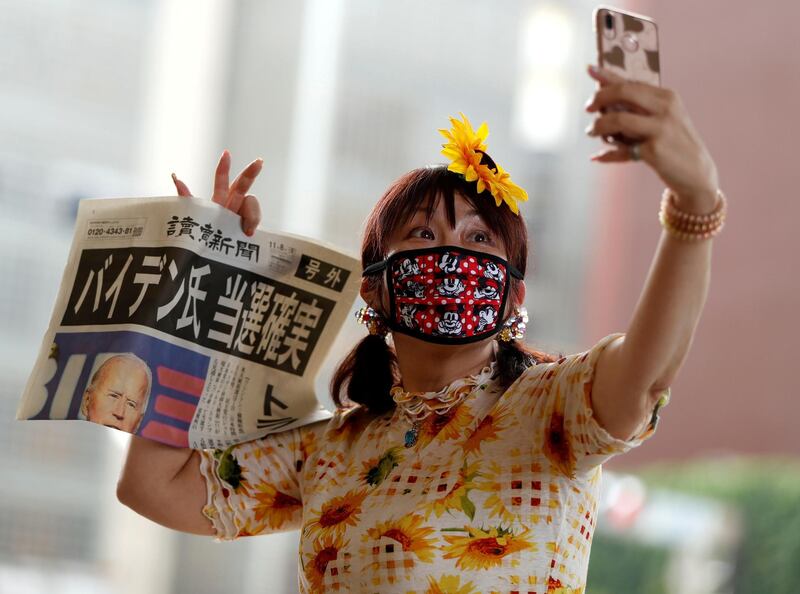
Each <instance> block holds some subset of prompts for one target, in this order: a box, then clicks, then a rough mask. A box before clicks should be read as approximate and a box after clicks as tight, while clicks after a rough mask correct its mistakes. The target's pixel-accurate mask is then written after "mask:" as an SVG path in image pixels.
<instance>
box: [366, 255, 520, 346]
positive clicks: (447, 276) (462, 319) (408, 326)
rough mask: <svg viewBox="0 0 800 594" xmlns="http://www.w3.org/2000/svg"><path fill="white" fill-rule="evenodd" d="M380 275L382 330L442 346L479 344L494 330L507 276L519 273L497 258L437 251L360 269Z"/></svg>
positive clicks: (517, 276) (498, 321) (497, 324)
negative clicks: (385, 293)
mask: <svg viewBox="0 0 800 594" xmlns="http://www.w3.org/2000/svg"><path fill="white" fill-rule="evenodd" d="M381 272H385V274H386V286H387V287H388V289H389V316H388V319H387V321H386V324H387V326H389V328H391V329H392V330H393V331H395V332H401V333H403V334H408V335H410V336H413V337H415V338H419V339H421V340H426V341H429V342H436V343H443V344H464V343H469V342H474V341H477V340H482V339H484V338H486V337H488V336H491V335H493V334H495V333H497V332H499V331H500V329H501V328H502V324H501V323H500V321H501V320H500V318H501V315H502V312H503V307H504V306H505V302H506V298H507V296H508V274H511V275H512V276H514V277H516V278H518V279H522V274H521V273H520V272H519V271H518V270H517V269H516V268H515V267H514V266H512V265H511V264H509V263H508V262H507V261H506V260H504V259H503V258H500V257H499V256H493V255H490V254H485V253H482V252H476V251H472V250H467V249H464V248H460V247H457V246H441V247H435V248H425V249H417V250H404V251H400V252H396V253H394V254H392V255H391V256H389V257H388V258H386V259H385V260H382V261H381V262H376V263H375V264H371V265H370V266H367V267H366V268H365V269H364V272H363V276H369V275H373V274H378V273H381Z"/></svg>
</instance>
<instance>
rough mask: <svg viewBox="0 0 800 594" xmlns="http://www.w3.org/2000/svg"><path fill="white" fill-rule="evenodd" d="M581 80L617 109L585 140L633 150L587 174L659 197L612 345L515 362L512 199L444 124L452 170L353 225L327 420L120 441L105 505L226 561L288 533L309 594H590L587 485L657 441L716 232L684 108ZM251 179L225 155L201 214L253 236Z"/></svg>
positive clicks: (519, 225)
mask: <svg viewBox="0 0 800 594" xmlns="http://www.w3.org/2000/svg"><path fill="white" fill-rule="evenodd" d="M590 74H591V75H592V76H593V77H594V78H595V79H596V80H597V81H598V83H599V88H598V90H597V91H596V92H595V95H594V97H593V98H592V100H591V101H590V102H589V103H588V104H587V107H586V109H587V111H589V112H594V111H597V110H598V109H601V108H604V107H606V106H609V105H611V104H614V103H620V102H622V103H625V104H627V105H628V106H629V107H630V108H631V112H629V113H621V112H613V113H612V112H609V113H606V114H604V115H601V116H600V117H598V118H597V119H596V120H595V121H594V123H593V125H592V126H590V128H589V129H587V133H589V134H591V135H602V136H603V137H604V138H605V137H606V136H607V135H611V134H620V133H621V134H624V135H625V136H627V137H629V138H633V139H636V140H637V141H638V143H637V144H634V145H630V146H627V147H626V146H624V145H619V146H616V147H615V148H613V149H611V150H609V151H607V152H604V153H602V154H601V155H599V156H595V157H593V159H595V160H598V161H601V162H615V161H624V160H628V159H633V160H638V159H642V160H644V161H645V162H647V163H648V164H649V165H650V166H651V167H652V168H653V169H654V170H655V171H656V173H657V174H658V175H659V176H660V177H661V179H662V180H663V181H664V183H665V184H666V185H667V186H668V187H667V191H665V198H664V200H663V201H662V211H661V220H662V224H663V226H664V229H665V231H664V233H663V234H662V237H661V242H660V244H659V247H658V251H657V253H656V256H655V260H654V263H653V267H652V269H651V271H650V275H649V277H648V279H647V281H646V284H645V287H644V291H643V293H642V296H641V299H640V301H639V303H638V304H637V307H636V310H635V312H634V315H633V318H632V321H631V323H630V326H629V328H628V331H627V332H626V333H625V334H621V333H619V334H612V335H610V336H607V337H605V338H603V339H602V340H601V341H599V342H598V343H597V344H596V345H594V346H593V347H592V348H591V349H590V350H588V351H586V352H584V353H578V354H575V355H570V356H567V357H559V358H556V357H552V356H549V355H545V354H543V353H539V352H536V351H532V350H529V349H527V348H526V347H524V346H522V345H521V344H520V339H521V337H522V333H523V331H524V325H525V321H526V317H525V313H524V310H523V309H522V307H521V306H522V303H523V301H524V296H525V285H524V282H523V281H522V277H523V276H524V273H525V263H526V254H527V238H526V233H525V226H524V222H523V221H522V219H521V217H519V216H518V213H517V200H524V199H525V198H526V196H525V194H524V191H522V190H521V189H520V188H518V187H517V186H515V185H514V184H513V183H511V182H510V180H509V179H508V176H507V174H505V172H503V170H502V168H501V167H499V166H498V165H497V164H496V163H494V161H493V160H492V159H491V158H490V157H489V156H488V155H487V154H486V148H485V144H484V143H483V141H484V140H485V134H486V130H485V129H484V128H483V127H482V128H481V129H479V130H478V133H477V134H476V133H475V132H474V131H472V129H471V126H469V125H468V122H466V119H465V121H464V122H457V121H456V120H452V121H453V126H454V127H453V129H452V130H451V131H450V132H446V133H445V136H446V137H447V138H448V140H449V141H450V142H449V143H448V144H447V145H446V148H445V150H444V151H443V153H444V154H445V155H447V156H448V157H450V158H451V161H452V163H451V164H450V166H449V168H444V167H438V168H426V169H420V170H415V171H412V172H410V173H408V174H406V175H405V176H403V177H401V178H400V179H399V180H398V181H397V182H395V184H394V185H393V186H392V187H390V188H389V190H388V191H387V192H386V194H385V195H384V196H383V197H382V198H381V200H380V201H379V202H378V204H377V205H376V207H375V209H374V210H373V212H372V214H371V215H370V217H369V219H368V222H367V227H366V233H365V237H364V242H363V246H362V264H363V266H364V280H363V283H362V290H361V294H362V297H363V298H364V300H365V301H366V302H367V304H368V306H369V308H366V309H364V310H362V311H361V312H360V316H359V317H360V320H361V321H362V322H363V323H365V325H367V327H368V329H369V335H368V336H367V337H366V338H365V339H364V340H363V341H362V342H361V343H359V345H358V346H357V347H356V348H355V349H354V350H353V352H352V353H350V355H348V356H347V357H346V358H345V359H344V361H343V362H342V364H341V366H340V367H339V369H338V370H337V372H336V373H335V375H334V378H333V381H332V391H333V396H334V399H335V401H336V403H337V405H339V408H338V409H337V411H336V413H335V415H334V417H333V419H331V420H330V421H324V422H320V423H316V424H312V425H309V426H305V427H301V428H299V429H294V430H291V431H287V432H283V433H279V434H275V435H269V436H267V437H265V438H263V439H259V440H255V441H252V442H248V443H245V444H241V445H239V446H236V447H234V448H230V449H229V450H226V451H225V452H219V451H217V452H210V451H192V450H182V449H176V448H170V447H167V446H164V445H162V444H159V443H156V442H152V441H147V440H143V439H140V438H136V437H134V438H133V441H132V442H131V447H130V450H129V452H128V457H127V460H126V463H125V468H124V470H123V473H122V476H121V479H120V482H119V486H118V496H119V499H120V500H121V501H122V502H123V503H125V504H126V505H128V506H130V507H132V508H133V509H134V510H136V511H137V512H139V513H141V514H143V515H145V516H147V517H149V518H151V519H152V520H154V521H156V522H159V523H160V524H163V525H164V526H167V527H170V528H174V529H177V530H183V531H186V532H192V533H196V534H208V535H216V536H217V537H218V538H220V539H233V538H237V537H241V536H245V535H254V534H265V533H269V532H277V531H282V530H289V529H298V528H299V529H301V542H300V551H299V557H300V559H299V560H300V563H299V581H300V590H301V591H302V592H323V591H329V590H341V591H354V592H448V593H455V592H457V593H459V594H469V593H473V592H474V593H478V592H489V591H501V592H536V593H539V594H543V593H545V592H547V593H553V592H557V593H575V592H583V590H584V588H585V581H586V571H587V567H588V559H589V547H590V544H591V539H592V535H593V534H594V529H595V521H596V517H595V513H596V510H597V494H598V490H599V479H600V468H601V466H600V465H601V464H602V462H604V461H605V460H607V459H608V458H609V457H611V456H613V455H615V454H619V453H622V452H625V451H627V450H629V449H630V448H632V447H635V446H638V445H639V444H640V443H642V441H644V440H645V439H647V438H648V437H649V436H651V435H652V434H653V432H654V430H655V425H656V420H657V413H658V409H659V407H660V406H662V405H663V404H664V403H665V402H666V401H667V399H668V395H669V386H670V384H671V382H672V380H673V378H674V376H675V374H676V373H677V371H678V369H679V367H680V365H681V362H682V361H683V359H684V357H685V355H686V353H687V351H688V348H689V345H690V343H691V340H692V335H693V333H694V329H695V326H696V324H697V321H698V318H699V315H700V311H701V308H702V305H703V302H704V299H705V295H706V291H707V287H708V279H709V265H710V254H711V241H710V237H712V236H713V235H715V234H716V233H717V232H718V231H719V229H720V228H721V226H722V222H723V220H724V213H725V199H724V196H722V194H721V192H718V180H717V174H716V168H715V166H714V164H713V161H712V160H711V157H710V156H709V155H708V153H707V151H706V149H705V148H704V146H703V144H702V141H701V140H700V138H699V136H698V134H697V133H696V132H695V131H694V129H693V127H692V125H691V123H690V122H689V118H688V116H687V114H686V112H685V110H684V109H683V108H682V106H681V103H680V101H679V99H678V97H677V95H676V94H675V93H674V92H673V91H671V90H669V89H664V88H658V87H654V86H651V85H647V84H645V83H638V82H630V81H625V80H622V79H619V78H618V77H615V76H614V75H612V74H610V73H608V72H605V71H602V70H592V69H590ZM443 132H444V131H443ZM470 165H472V167H471V168H470ZM260 168H261V162H260V160H257V161H255V162H253V163H251V164H250V165H249V166H248V167H247V168H245V170H244V171H243V172H242V173H241V174H240V175H239V177H237V179H236V180H235V181H234V182H233V184H231V185H230V186H229V185H228V173H229V169H230V155H229V154H228V153H227V151H226V152H225V153H223V157H222V159H221V160H220V163H219V165H218V167H217V174H216V179H215V190H214V197H213V199H214V201H215V202H218V203H220V204H221V205H223V206H226V207H227V208H230V209H231V210H233V211H235V212H237V213H239V214H240V215H241V216H242V225H243V228H244V229H245V232H248V233H252V230H253V229H254V228H255V226H256V225H257V224H258V221H259V219H260V214H259V208H258V202H257V201H256V199H255V198H254V197H253V196H250V195H248V194H247V191H248V189H249V187H250V186H251V184H252V182H253V180H254V179H255V177H256V175H257V174H258V172H259V171H260ZM175 183H176V186H177V187H178V192H179V194H180V195H183V196H189V195H191V194H190V192H189V190H188V188H187V187H186V186H185V185H184V184H183V183H182V182H180V180H177V178H176V179H175ZM669 190H671V191H672V192H671V193H670V192H669ZM704 214H706V215H707V217H706V218H703V219H702V220H699V217H700V215H704ZM703 225H704V226H703ZM697 240H699V241H697ZM434 297H435V299H434ZM387 333H390V334H391V345H390V344H389V343H388V342H387V338H386V334H387ZM345 395H346V398H344V397H343V396H345Z"/></svg>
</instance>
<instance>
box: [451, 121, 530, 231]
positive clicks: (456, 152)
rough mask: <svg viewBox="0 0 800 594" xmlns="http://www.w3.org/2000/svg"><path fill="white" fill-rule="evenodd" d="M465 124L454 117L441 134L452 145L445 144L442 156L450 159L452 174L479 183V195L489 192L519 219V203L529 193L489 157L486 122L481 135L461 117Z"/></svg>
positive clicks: (499, 203) (481, 128)
mask: <svg viewBox="0 0 800 594" xmlns="http://www.w3.org/2000/svg"><path fill="white" fill-rule="evenodd" d="M460 115H461V119H462V120H463V121H461V122H459V121H458V120H457V119H455V118H453V117H451V118H450V123H451V124H452V125H453V127H452V128H450V130H442V129H440V130H439V132H440V133H441V134H442V136H444V137H445V138H446V139H447V140H448V141H449V142H448V143H447V144H443V145H442V146H443V147H444V149H442V154H443V155H444V156H445V157H447V158H448V159H450V165H449V166H448V167H447V169H448V170H449V171H453V172H454V173H460V174H461V175H463V176H464V179H465V180H467V181H468V182H473V181H476V180H477V182H478V194H480V193H482V192H483V191H484V190H487V189H488V190H489V192H491V194H492V196H494V200H495V202H496V203H497V206H500V205H501V204H503V202H505V203H506V204H508V207H509V208H510V209H511V212H513V213H514V214H515V215H519V206H518V205H517V201H518V200H519V201H522V202H524V201H526V200H527V199H528V193H527V192H526V191H525V190H523V189H522V188H520V187H519V186H518V185H517V184H515V183H514V182H512V181H511V179H510V178H509V175H508V172H506V171H505V170H504V169H503V168H502V167H500V165H498V164H497V163H495V162H494V160H493V159H492V158H491V157H490V156H489V155H488V154H486V137H487V136H488V135H489V127H488V126H487V125H486V122H483V123H482V124H481V125H480V127H479V128H478V131H477V132H475V130H473V129H472V124H470V123H469V120H468V119H467V116H465V115H464V114H463V113H461V114H460Z"/></svg>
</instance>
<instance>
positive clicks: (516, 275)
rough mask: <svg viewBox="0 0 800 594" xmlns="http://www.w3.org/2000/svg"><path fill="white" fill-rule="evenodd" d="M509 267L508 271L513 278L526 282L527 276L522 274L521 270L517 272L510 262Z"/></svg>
mask: <svg viewBox="0 0 800 594" xmlns="http://www.w3.org/2000/svg"><path fill="white" fill-rule="evenodd" d="M507 266H508V271H509V272H510V273H511V276H513V277H514V278H518V279H519V280H525V275H524V274H522V273H521V272H520V271H519V270H517V267H516V266H514V265H513V264H512V263H511V262H508V263H507Z"/></svg>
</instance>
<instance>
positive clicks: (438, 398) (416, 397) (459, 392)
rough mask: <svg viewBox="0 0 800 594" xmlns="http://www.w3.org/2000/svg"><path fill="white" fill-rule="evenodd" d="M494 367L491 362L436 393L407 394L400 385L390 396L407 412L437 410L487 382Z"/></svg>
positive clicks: (493, 362) (493, 363)
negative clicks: (426, 409)
mask: <svg viewBox="0 0 800 594" xmlns="http://www.w3.org/2000/svg"><path fill="white" fill-rule="evenodd" d="M496 367H497V364H496V362H495V361H492V362H491V363H490V364H489V365H487V366H485V367H484V368H483V369H481V370H480V371H478V372H477V373H474V374H472V375H468V376H466V377H462V378H459V379H457V380H455V381H453V382H451V383H450V384H448V385H447V386H445V387H444V388H442V389H441V390H438V391H434V392H408V391H406V390H404V389H403V387H402V386H401V385H396V386H394V387H393V388H392V389H391V390H390V394H391V396H392V400H394V402H395V404H396V405H397V406H398V407H399V408H402V409H405V410H408V411H417V410H419V409H421V408H423V407H424V408H434V409H435V408H439V407H440V406H444V405H447V404H450V403H451V402H452V401H453V400H455V399H458V398H463V397H464V396H465V394H464V392H465V391H467V392H471V391H472V389H474V388H475V386H479V385H481V384H483V383H485V382H486V381H488V380H489V379H490V378H491V377H492V376H493V375H494V373H495V369H496Z"/></svg>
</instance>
